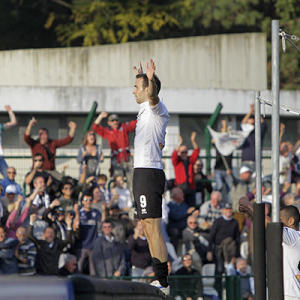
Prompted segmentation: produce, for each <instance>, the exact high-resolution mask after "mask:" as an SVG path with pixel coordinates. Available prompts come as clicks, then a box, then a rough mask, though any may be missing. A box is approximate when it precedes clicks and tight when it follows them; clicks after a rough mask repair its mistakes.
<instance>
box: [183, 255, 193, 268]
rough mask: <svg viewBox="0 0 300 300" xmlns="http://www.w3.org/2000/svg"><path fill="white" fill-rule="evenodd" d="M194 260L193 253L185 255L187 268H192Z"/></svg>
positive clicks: (184, 263) (184, 262) (184, 261)
mask: <svg viewBox="0 0 300 300" xmlns="http://www.w3.org/2000/svg"><path fill="white" fill-rule="evenodd" d="M192 263H193V260H192V256H191V255H189V254H188V255H185V256H184V257H183V265H184V267H186V268H190V267H191V266H192Z"/></svg>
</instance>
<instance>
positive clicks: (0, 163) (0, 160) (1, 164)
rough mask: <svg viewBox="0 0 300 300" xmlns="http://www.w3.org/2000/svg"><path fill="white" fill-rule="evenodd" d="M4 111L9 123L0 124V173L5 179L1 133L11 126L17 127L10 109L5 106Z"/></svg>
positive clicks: (5, 169) (5, 165) (5, 167)
mask: <svg viewBox="0 0 300 300" xmlns="http://www.w3.org/2000/svg"><path fill="white" fill-rule="evenodd" d="M4 109H5V110H6V111H7V112H8V116H9V121H8V122H5V123H0V173H1V174H2V176H3V177H4V178H5V177H6V171H7V163H6V161H5V159H4V153H3V148H2V132H3V131H4V130H7V129H9V128H11V127H13V126H16V125H17V119H16V116H15V113H14V112H13V110H12V109H11V107H10V106H9V105H5V106H4Z"/></svg>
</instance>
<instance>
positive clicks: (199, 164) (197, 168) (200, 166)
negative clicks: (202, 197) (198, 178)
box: [194, 159, 203, 174]
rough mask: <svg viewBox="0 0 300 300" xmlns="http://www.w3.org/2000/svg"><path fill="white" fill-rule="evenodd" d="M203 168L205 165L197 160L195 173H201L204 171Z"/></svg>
mask: <svg viewBox="0 0 300 300" xmlns="http://www.w3.org/2000/svg"><path fill="white" fill-rule="evenodd" d="M202 168H203V163H202V161H201V159H197V160H196V162H195V164H194V173H195V174H197V173H200V172H201V171H202Z"/></svg>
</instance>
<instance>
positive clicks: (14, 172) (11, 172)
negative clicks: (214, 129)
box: [7, 172, 16, 174]
mask: <svg viewBox="0 0 300 300" xmlns="http://www.w3.org/2000/svg"><path fill="white" fill-rule="evenodd" d="M7 174H16V172H7Z"/></svg>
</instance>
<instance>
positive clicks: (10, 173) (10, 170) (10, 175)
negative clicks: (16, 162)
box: [6, 167, 16, 180]
mask: <svg viewBox="0 0 300 300" xmlns="http://www.w3.org/2000/svg"><path fill="white" fill-rule="evenodd" d="M6 175H7V177H8V179H9V180H15V177H16V169H15V168H11V167H10V168H8V169H7V171H6Z"/></svg>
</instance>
